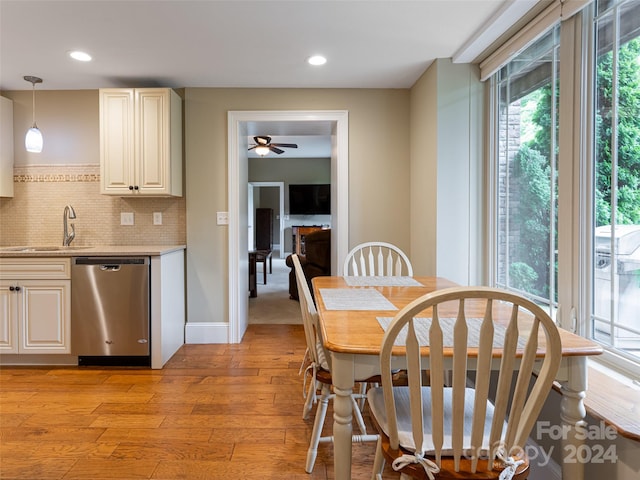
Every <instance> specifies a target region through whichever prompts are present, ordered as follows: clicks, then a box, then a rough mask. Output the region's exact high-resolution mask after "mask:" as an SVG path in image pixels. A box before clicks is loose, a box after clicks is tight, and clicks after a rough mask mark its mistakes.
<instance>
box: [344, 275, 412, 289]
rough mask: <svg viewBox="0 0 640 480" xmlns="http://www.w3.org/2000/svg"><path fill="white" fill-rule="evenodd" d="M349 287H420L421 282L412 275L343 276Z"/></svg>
mask: <svg viewBox="0 0 640 480" xmlns="http://www.w3.org/2000/svg"><path fill="white" fill-rule="evenodd" d="M344 281H345V282H346V284H347V285H349V286H350V287H421V286H422V284H421V283H420V282H418V281H417V280H416V279H415V278H413V277H404V276H403V277H384V276H375V275H374V276H371V277H367V276H359V277H352V276H349V277H344Z"/></svg>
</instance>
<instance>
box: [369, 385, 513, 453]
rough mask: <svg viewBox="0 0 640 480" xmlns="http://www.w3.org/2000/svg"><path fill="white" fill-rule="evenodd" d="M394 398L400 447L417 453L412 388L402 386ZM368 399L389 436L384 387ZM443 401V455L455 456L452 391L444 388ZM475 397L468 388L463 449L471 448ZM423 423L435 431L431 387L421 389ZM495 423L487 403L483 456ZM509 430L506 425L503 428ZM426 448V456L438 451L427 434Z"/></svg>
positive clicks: (395, 389) (427, 430) (425, 436)
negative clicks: (410, 404)
mask: <svg viewBox="0 0 640 480" xmlns="http://www.w3.org/2000/svg"><path fill="white" fill-rule="evenodd" d="M393 391H394V397H395V401H396V410H397V412H398V414H397V422H398V440H399V442H400V446H401V447H403V448H405V449H407V450H409V451H411V452H413V451H414V450H415V443H414V441H413V433H412V425H411V415H410V408H409V387H405V386H400V387H394V389H393ZM367 396H368V400H369V407H370V408H371V412H372V413H373V416H374V417H375V418H376V419H377V421H378V424H379V425H380V427H381V428H382V431H383V432H384V433H385V434H387V435H389V426H388V423H387V414H386V410H385V407H384V396H383V390H382V388H381V387H378V388H371V389H369V392H368V394H367ZM443 398H444V432H443V434H444V443H443V446H442V454H443V455H452V454H453V450H452V438H451V420H452V417H453V389H452V388H445V389H444V391H443ZM474 398H475V390H474V389H473V388H466V389H465V399H464V404H465V405H464V433H463V436H464V440H463V449H464V450H466V449H470V448H471V424H472V420H473V402H474ZM422 411H423V417H422V421H423V422H424V423H423V424H424V425H425V431H426V432H431V431H432V423H431V387H422ZM492 421H493V405H492V404H491V402H487V414H486V416H485V428H484V432H485V435H484V437H483V439H482V446H481V449H482V450H481V451H480V453H481V454H482V455H484V454H486V453H487V452H488V451H489V432H490V431H491V422H492ZM504 429H506V423H505V426H504ZM423 446H424V449H425V452H426V453H427V454H432V453H434V451H435V447H434V445H433V439H432V436H431V435H430V434H428V433H427V434H425V435H424V440H423Z"/></svg>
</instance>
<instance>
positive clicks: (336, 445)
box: [331, 352, 355, 480]
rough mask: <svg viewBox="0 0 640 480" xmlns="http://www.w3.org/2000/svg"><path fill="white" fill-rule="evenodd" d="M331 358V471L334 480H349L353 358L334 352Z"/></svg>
mask: <svg viewBox="0 0 640 480" xmlns="http://www.w3.org/2000/svg"><path fill="white" fill-rule="evenodd" d="M331 357H332V364H331V378H332V381H333V389H334V392H335V394H336V396H335V398H334V399H333V412H334V413H333V469H334V475H335V479H336V480H350V479H351V435H352V431H353V425H352V420H353V416H352V415H353V411H352V410H351V408H352V404H351V394H352V393H353V385H354V382H355V380H354V376H353V371H354V358H353V355H347V354H340V353H335V352H331Z"/></svg>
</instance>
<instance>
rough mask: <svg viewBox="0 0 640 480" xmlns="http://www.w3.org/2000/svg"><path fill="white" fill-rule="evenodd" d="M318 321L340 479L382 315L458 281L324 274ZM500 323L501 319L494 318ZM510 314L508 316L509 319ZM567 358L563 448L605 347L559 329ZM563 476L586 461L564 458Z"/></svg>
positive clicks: (573, 443)
mask: <svg viewBox="0 0 640 480" xmlns="http://www.w3.org/2000/svg"><path fill="white" fill-rule="evenodd" d="M312 284H313V291H314V297H315V302H316V307H317V310H318V315H319V326H320V333H321V336H322V341H323V343H324V346H325V349H326V350H327V351H328V352H329V354H330V355H331V360H332V363H331V370H332V379H333V388H334V392H335V395H336V396H335V399H334V416H333V437H334V449H333V452H334V471H335V478H336V479H337V480H347V479H350V478H351V455H352V453H351V452H352V444H351V439H352V437H351V436H352V411H351V408H352V404H351V394H352V392H353V387H354V379H355V378H367V377H369V376H372V375H376V374H379V373H380V364H379V357H378V355H379V354H380V350H381V345H382V338H383V335H384V330H383V328H382V326H381V324H380V322H379V321H378V318H384V317H393V316H394V315H395V314H396V313H397V312H398V311H399V310H400V309H401V308H402V307H404V306H405V305H407V304H408V303H410V302H411V301H412V300H415V299H416V298H418V297H420V296H422V295H425V294H427V293H430V292H433V291H434V290H440V289H443V288H449V287H457V286H459V285H457V284H455V283H454V282H452V281H450V280H447V279H444V278H439V277H422V276H416V277H341V276H320V277H315V278H314V279H313V280H312ZM495 321H496V322H497V323H499V322H500V319H499V318H497V319H495ZM506 321H507V319H505V323H506ZM559 331H560V337H561V342H562V363H561V367H560V371H559V372H558V375H557V377H556V380H557V382H558V383H559V384H560V391H561V393H562V399H561V414H560V416H561V420H562V423H563V428H565V429H566V432H567V434H566V435H564V436H563V441H562V442H563V444H562V447H563V451H565V452H566V451H567V449H570V448H573V447H575V448H576V449H577V448H578V447H579V445H580V444H581V443H582V440H580V435H577V433H578V431H577V430H576V429H575V426H576V425H577V424H578V423H579V422H582V421H583V420H584V417H585V415H586V411H585V407H584V402H583V400H584V397H585V394H586V390H587V357H588V356H590V355H599V354H601V353H602V347H600V345H598V344H597V343H595V342H592V341H590V340H588V339H586V338H584V337H581V336H579V335H576V334H574V333H571V332H569V331H567V330H563V329H559ZM562 478H570V479H572V480H581V479H583V478H584V465H583V464H582V463H580V462H575V463H568V462H563V463H562Z"/></svg>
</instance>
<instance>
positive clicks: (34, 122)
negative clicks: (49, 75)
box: [31, 82, 38, 128]
mask: <svg viewBox="0 0 640 480" xmlns="http://www.w3.org/2000/svg"><path fill="white" fill-rule="evenodd" d="M32 85H33V90H32V92H33V93H32V96H31V105H32V110H33V128H38V127H37V126H36V84H35V82H32Z"/></svg>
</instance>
